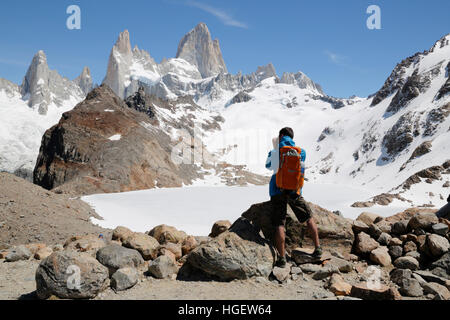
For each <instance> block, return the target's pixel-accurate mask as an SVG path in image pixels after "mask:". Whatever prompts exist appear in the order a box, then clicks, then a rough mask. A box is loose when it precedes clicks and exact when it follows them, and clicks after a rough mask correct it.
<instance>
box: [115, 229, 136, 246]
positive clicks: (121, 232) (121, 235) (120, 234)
mask: <svg viewBox="0 0 450 320" xmlns="http://www.w3.org/2000/svg"><path fill="white" fill-rule="evenodd" d="M132 234H133V231H131V230H130V229H128V228H127V227H122V226H119V227H117V228H115V229H114V230H113V234H112V239H113V240H118V241H120V242H123V241H124V240H125V239H126V238H128V237H129V236H131V235H132Z"/></svg>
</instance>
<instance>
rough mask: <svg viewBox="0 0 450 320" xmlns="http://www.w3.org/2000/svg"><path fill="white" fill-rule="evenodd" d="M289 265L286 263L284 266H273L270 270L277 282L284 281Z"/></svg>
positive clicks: (289, 269) (287, 274) (288, 271)
mask: <svg viewBox="0 0 450 320" xmlns="http://www.w3.org/2000/svg"><path fill="white" fill-rule="evenodd" d="M290 271H291V266H290V265H289V264H287V265H286V267H284V268H279V267H274V268H273V270H272V274H273V276H274V277H275V279H277V280H278V281H279V282H281V283H283V282H285V281H286V280H287V279H288V277H289V274H290Z"/></svg>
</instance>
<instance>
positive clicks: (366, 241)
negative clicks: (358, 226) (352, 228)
mask: <svg viewBox="0 0 450 320" xmlns="http://www.w3.org/2000/svg"><path fill="white" fill-rule="evenodd" d="M380 234H381V233H380ZM379 246H380V244H379V243H378V242H377V241H376V240H374V239H372V238H371V237H370V236H369V235H368V234H366V233H364V232H360V233H359V234H358V235H357V236H356V252H357V253H359V254H370V252H372V251H373V250H375V249H376V248H378V247H379Z"/></svg>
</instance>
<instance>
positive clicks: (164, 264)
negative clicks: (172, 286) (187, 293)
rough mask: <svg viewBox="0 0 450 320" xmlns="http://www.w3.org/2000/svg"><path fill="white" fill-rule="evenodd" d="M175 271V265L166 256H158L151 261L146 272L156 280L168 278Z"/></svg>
mask: <svg viewBox="0 0 450 320" xmlns="http://www.w3.org/2000/svg"><path fill="white" fill-rule="evenodd" d="M177 271H178V268H177V266H176V264H175V263H174V262H173V260H172V259H170V258H169V257H168V256H159V257H158V258H156V259H155V260H153V261H151V262H150V264H149V266H148V272H149V273H150V274H151V275H153V276H154V277H155V278H157V279H165V278H169V277H170V276H172V275H173V274H175V273H177Z"/></svg>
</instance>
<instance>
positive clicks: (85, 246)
mask: <svg viewBox="0 0 450 320" xmlns="http://www.w3.org/2000/svg"><path fill="white" fill-rule="evenodd" d="M104 246H106V242H105V240H103V239H101V238H99V237H97V236H95V235H86V236H74V237H71V238H69V239H67V241H66V242H65V243H64V249H66V250H73V251H78V252H87V253H89V254H90V255H91V256H93V257H95V255H96V253H97V251H98V250H99V249H100V248H103V247H104Z"/></svg>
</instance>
